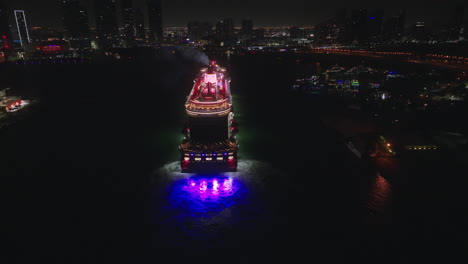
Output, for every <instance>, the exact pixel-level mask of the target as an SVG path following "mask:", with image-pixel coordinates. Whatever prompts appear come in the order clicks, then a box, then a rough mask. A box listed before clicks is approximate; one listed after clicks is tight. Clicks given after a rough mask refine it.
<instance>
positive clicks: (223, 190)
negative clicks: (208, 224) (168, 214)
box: [169, 176, 247, 214]
mask: <svg viewBox="0 0 468 264" xmlns="http://www.w3.org/2000/svg"><path fill="white" fill-rule="evenodd" d="M246 193H247V192H246V189H245V187H244V186H243V185H242V183H241V182H240V181H238V180H236V179H234V178H232V177H226V176H193V177H191V178H188V179H181V180H178V181H175V182H174V183H173V184H172V186H171V188H170V194H169V202H170V206H171V207H172V208H173V209H179V210H183V211H185V212H187V213H195V214H199V213H210V212H216V211H221V210H224V209H226V208H229V207H231V206H233V205H235V204H238V203H242V202H243V201H244V200H245V196H246Z"/></svg>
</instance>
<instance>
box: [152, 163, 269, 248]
mask: <svg viewBox="0 0 468 264" xmlns="http://www.w3.org/2000/svg"><path fill="white" fill-rule="evenodd" d="M274 173H275V171H274V170H273V169H271V167H270V166H269V165H268V164H264V163H261V162H257V161H245V160H244V161H241V162H240V163H239V167H238V171H237V172H226V173H218V174H211V175H209V174H195V173H181V172H180V163H179V162H172V163H168V164H166V165H165V166H164V167H162V168H160V169H159V170H158V171H157V172H155V174H154V176H153V177H152V178H151V181H152V183H153V184H154V186H155V187H157V188H156V189H155V190H154V192H153V194H154V199H155V202H156V205H158V204H159V205H158V208H155V210H154V214H155V215H154V217H155V221H157V222H159V223H161V224H162V225H161V227H162V228H161V230H160V231H159V232H160V233H159V235H158V236H159V238H161V237H163V238H164V239H163V241H165V243H166V244H165V245H166V246H167V244H172V245H174V246H176V247H184V245H181V244H183V243H189V242H187V241H191V240H189V239H186V238H187V237H189V238H195V239H197V241H199V242H200V241H205V242H207V241H212V239H220V238H221V237H225V236H226V234H227V233H230V234H238V233H239V232H233V230H239V231H240V232H241V233H242V232H244V235H245V233H246V232H247V233H249V232H251V231H252V230H251V229H253V228H254V229H259V228H261V226H260V227H259V226H258V223H259V222H262V223H265V221H266V219H270V218H269V217H268V215H269V213H268V212H265V208H264V206H262V205H261V202H260V201H259V200H258V198H259V197H258V193H259V191H261V190H263V186H264V183H265V177H267V175H272V174H274ZM256 223H257V224H256ZM184 241H185V242H184ZM229 241H230V240H228V239H224V240H223V243H230V242H229ZM207 243H208V242H207ZM219 243H221V242H219ZM219 243H218V244H219ZM187 246H188V245H187ZM192 246H193V245H192Z"/></svg>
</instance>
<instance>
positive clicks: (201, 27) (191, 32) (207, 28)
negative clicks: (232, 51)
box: [187, 21, 213, 40]
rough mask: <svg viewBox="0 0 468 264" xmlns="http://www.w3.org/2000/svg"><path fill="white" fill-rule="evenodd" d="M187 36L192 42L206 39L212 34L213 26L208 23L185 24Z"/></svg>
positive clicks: (191, 22)
mask: <svg viewBox="0 0 468 264" xmlns="http://www.w3.org/2000/svg"><path fill="white" fill-rule="evenodd" d="M187 32H188V36H189V38H190V39H192V40H201V39H204V38H207V37H208V36H210V35H212V33H213V24H211V23H209V22H198V21H190V22H189V23H188V24H187Z"/></svg>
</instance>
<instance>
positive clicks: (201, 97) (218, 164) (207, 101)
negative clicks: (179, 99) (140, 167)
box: [179, 61, 239, 172]
mask: <svg viewBox="0 0 468 264" xmlns="http://www.w3.org/2000/svg"><path fill="white" fill-rule="evenodd" d="M230 81H231V79H230V77H229V75H228V73H227V72H226V69H225V68H223V67H220V66H219V65H217V64H216V61H210V64H209V66H208V67H204V68H202V69H200V72H199V73H198V74H197V77H196V78H195V80H194V85H193V88H192V90H191V91H190V94H189V96H188V98H187V101H186V103H185V109H186V112H187V122H186V124H185V127H184V129H183V130H182V133H183V134H184V139H183V141H182V143H181V144H180V146H179V151H180V154H181V160H180V163H181V170H182V172H197V171H236V170H237V152H238V150H239V145H238V143H237V139H236V134H237V132H238V127H237V122H236V120H235V119H234V113H233V106H232V96H231V90H230Z"/></svg>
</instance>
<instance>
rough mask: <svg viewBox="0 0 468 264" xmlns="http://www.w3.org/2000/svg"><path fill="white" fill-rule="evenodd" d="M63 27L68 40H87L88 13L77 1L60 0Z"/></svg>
mask: <svg viewBox="0 0 468 264" xmlns="http://www.w3.org/2000/svg"><path fill="white" fill-rule="evenodd" d="M62 10H63V20H62V21H63V27H64V29H65V31H66V32H65V36H66V37H67V38H68V39H84V38H89V24H88V12H87V11H86V9H85V8H84V7H83V6H81V4H80V2H79V0H62Z"/></svg>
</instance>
